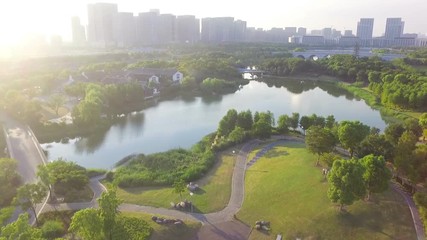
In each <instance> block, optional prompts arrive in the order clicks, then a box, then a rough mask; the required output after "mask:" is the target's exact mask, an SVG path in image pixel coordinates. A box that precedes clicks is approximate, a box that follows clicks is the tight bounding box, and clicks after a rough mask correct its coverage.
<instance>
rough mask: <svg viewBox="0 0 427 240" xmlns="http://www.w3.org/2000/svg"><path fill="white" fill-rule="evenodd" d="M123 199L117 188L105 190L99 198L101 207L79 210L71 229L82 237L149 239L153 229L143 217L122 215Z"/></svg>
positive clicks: (94, 238) (72, 220)
mask: <svg viewBox="0 0 427 240" xmlns="http://www.w3.org/2000/svg"><path fill="white" fill-rule="evenodd" d="M121 203H122V200H121V199H119V198H117V195H116V189H115V188H113V189H110V190H109V191H108V192H103V193H102V194H101V197H100V198H99V199H98V204H99V208H98V209H93V208H87V209H82V210H80V211H77V212H76V213H75V214H74V216H73V217H72V219H71V224H70V228H69V231H70V232H73V233H75V234H77V235H78V236H79V237H81V238H82V239H91V240H92V239H93V240H96V239H99V240H102V239H110V240H113V239H114V240H115V239H117V240H118V239H134V240H140V239H141V240H144V239H148V237H149V236H150V235H151V232H152V231H153V229H152V228H151V227H150V226H149V225H148V223H147V222H145V221H144V220H142V219H138V218H133V217H125V216H121V215H120V212H119V211H118V208H119V205H120V204H121Z"/></svg>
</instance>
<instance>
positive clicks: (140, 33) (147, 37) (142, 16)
mask: <svg viewBox="0 0 427 240" xmlns="http://www.w3.org/2000/svg"><path fill="white" fill-rule="evenodd" d="M158 21H159V12H158V10H157V11H153V10H151V11H150V12H143V13H139V14H138V20H137V23H136V28H137V39H138V43H139V44H142V45H152V44H157V43H158V35H159V34H158V33H159V31H158V30H159V28H158Z"/></svg>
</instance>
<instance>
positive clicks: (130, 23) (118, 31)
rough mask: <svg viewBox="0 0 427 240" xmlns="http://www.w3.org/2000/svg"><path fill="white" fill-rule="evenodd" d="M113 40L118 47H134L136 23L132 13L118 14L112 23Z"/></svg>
mask: <svg viewBox="0 0 427 240" xmlns="http://www.w3.org/2000/svg"><path fill="white" fill-rule="evenodd" d="M113 29H114V40H115V41H116V44H117V46H118V47H133V46H135V45H136V23H135V18H134V16H133V13H129V12H119V13H117V14H116V15H115V16H114V21H113Z"/></svg>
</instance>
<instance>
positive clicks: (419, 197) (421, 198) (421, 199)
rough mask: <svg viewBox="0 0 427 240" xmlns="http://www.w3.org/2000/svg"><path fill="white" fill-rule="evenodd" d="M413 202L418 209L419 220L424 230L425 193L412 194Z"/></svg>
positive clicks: (426, 194) (426, 201)
mask: <svg viewBox="0 0 427 240" xmlns="http://www.w3.org/2000/svg"><path fill="white" fill-rule="evenodd" d="M414 201H415V203H416V205H417V207H418V211H419V213H420V217H421V220H422V221H423V225H424V228H426V227H427V193H424V192H417V193H415V194H414Z"/></svg>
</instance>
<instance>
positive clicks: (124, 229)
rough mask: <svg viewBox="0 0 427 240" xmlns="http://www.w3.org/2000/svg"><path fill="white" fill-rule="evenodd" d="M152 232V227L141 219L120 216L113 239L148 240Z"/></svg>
mask: <svg viewBox="0 0 427 240" xmlns="http://www.w3.org/2000/svg"><path fill="white" fill-rule="evenodd" d="M152 231H153V229H152V228H151V227H150V225H148V223H147V222H146V221H144V220H142V219H140V218H136V217H125V216H119V217H118V218H117V224H116V226H115V227H114V233H113V238H112V239H114V240H121V239H129V240H146V239H149V237H150V236H151V232H152Z"/></svg>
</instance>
